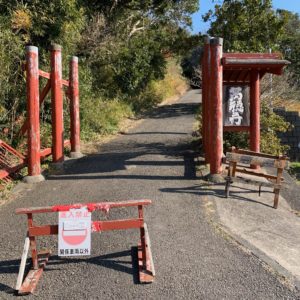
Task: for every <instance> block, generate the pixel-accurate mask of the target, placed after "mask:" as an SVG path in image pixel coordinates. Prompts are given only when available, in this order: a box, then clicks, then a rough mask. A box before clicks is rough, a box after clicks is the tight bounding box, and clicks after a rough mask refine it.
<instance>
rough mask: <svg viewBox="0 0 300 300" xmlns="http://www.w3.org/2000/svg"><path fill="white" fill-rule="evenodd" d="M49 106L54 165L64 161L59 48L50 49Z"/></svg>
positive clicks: (53, 46) (54, 46) (56, 46)
mask: <svg viewBox="0 0 300 300" xmlns="http://www.w3.org/2000/svg"><path fill="white" fill-rule="evenodd" d="M51 106H52V147H53V151H52V157H53V162H54V163H60V162H63V161H64V126H63V93H62V59H61V46H59V45H52V47H51Z"/></svg>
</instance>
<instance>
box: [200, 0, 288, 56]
mask: <svg viewBox="0 0 300 300" xmlns="http://www.w3.org/2000/svg"><path fill="white" fill-rule="evenodd" d="M203 19H204V21H212V23H211V28H210V29H209V30H208V33H209V34H210V35H211V36H220V37H223V38H224V50H225V51H227V52H231V51H240V52H251V51H257V52H265V51H267V50H269V49H270V48H271V49H273V50H277V49H278V43H277V42H278V39H279V37H280V36H281V35H282V33H283V26H284V23H285V20H283V19H282V18H279V17H278V16H277V15H276V13H275V11H274V10H273V9H272V0H239V1H238V0H224V1H223V4H222V5H219V4H217V5H215V11H214V12H213V11H212V10H211V11H209V12H208V13H207V14H206V15H205V16H204V17H203Z"/></svg>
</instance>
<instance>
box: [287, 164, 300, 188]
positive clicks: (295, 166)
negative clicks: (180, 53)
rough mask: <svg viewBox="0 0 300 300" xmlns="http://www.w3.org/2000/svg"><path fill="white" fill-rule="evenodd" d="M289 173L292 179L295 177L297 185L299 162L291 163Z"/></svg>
mask: <svg viewBox="0 0 300 300" xmlns="http://www.w3.org/2000/svg"><path fill="white" fill-rule="evenodd" d="M289 172H290V173H291V174H292V175H293V176H294V177H296V179H297V180H298V183H299V180H300V162H293V163H291V164H290V169H289Z"/></svg>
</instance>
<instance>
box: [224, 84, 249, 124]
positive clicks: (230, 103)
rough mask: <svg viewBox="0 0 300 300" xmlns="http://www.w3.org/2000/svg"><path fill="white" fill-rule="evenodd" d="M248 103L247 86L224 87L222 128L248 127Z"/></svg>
mask: <svg viewBox="0 0 300 300" xmlns="http://www.w3.org/2000/svg"><path fill="white" fill-rule="evenodd" d="M249 103H250V100H249V87H248V86H247V85H224V87H223V120H224V121H223V125H224V127H232V126H233V127H239V126H241V127H242V126H243V127H244V126H250V110H249V106H250V104H249Z"/></svg>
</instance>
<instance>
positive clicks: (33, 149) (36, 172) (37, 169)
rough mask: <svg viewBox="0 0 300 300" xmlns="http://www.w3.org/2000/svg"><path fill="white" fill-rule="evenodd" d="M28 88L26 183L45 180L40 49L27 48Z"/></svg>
mask: <svg viewBox="0 0 300 300" xmlns="http://www.w3.org/2000/svg"><path fill="white" fill-rule="evenodd" d="M26 88H27V120H28V124H29V126H28V174H29V176H26V177H25V178H24V181H25V182H28V183H35V182H40V181H43V180H44V177H43V176H42V175H41V161H40V104H39V59H38V48H37V47H34V46H28V47H26Z"/></svg>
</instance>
